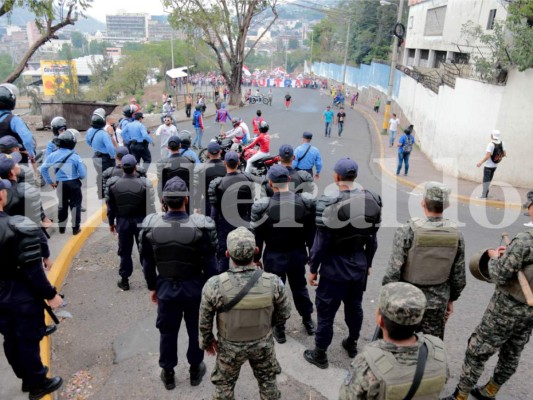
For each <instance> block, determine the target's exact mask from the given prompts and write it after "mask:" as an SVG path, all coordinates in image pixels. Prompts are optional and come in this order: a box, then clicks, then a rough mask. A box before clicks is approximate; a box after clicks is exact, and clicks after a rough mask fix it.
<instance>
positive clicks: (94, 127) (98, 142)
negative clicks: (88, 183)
mask: <svg viewBox="0 0 533 400" xmlns="http://www.w3.org/2000/svg"><path fill="white" fill-rule="evenodd" d="M105 125H106V121H105V111H104V109H103V108H97V109H96V110H95V111H94V113H93V115H92V117H91V128H89V129H88V130H87V134H86V135H85V142H87V144H88V145H89V146H91V148H92V149H93V152H94V154H93V164H94V168H95V169H96V190H97V193H98V198H99V199H102V198H103V197H104V185H103V180H102V173H103V172H104V171H105V170H106V169H108V168H109V167H112V166H114V165H115V146H114V145H113V140H112V139H111V136H110V135H109V133H108V132H107V131H106V130H105V129H104V127H105Z"/></svg>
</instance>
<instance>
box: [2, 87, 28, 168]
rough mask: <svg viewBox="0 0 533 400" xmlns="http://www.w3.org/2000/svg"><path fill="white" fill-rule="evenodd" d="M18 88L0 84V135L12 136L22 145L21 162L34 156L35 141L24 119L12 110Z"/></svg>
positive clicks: (25, 161) (15, 102)
mask: <svg viewBox="0 0 533 400" xmlns="http://www.w3.org/2000/svg"><path fill="white" fill-rule="evenodd" d="M18 92H19V90H18V88H17V87H16V86H15V85H13V84H11V83H2V84H1V85H0V137H4V136H7V135H9V136H13V137H14V138H15V139H17V142H18V143H20V144H21V145H22V147H21V148H20V154H21V155H22V161H21V162H22V163H25V164H26V163H28V161H29V160H30V159H32V160H33V159H34V158H35V142H34V139H33V135H32V134H31V131H30V130H29V129H28V127H27V126H26V124H25V123H24V121H23V120H22V119H21V118H20V117H19V116H17V115H14V114H13V113H12V111H13V110H14V109H15V106H16V104H17V96H18Z"/></svg>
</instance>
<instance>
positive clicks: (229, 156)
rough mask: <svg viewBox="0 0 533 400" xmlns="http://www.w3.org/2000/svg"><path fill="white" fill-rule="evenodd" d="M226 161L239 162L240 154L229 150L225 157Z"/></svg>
mask: <svg viewBox="0 0 533 400" xmlns="http://www.w3.org/2000/svg"><path fill="white" fill-rule="evenodd" d="M224 161H226V162H234V163H236V162H239V155H238V154H237V153H236V152H234V151H228V152H227V153H226V156H225V157H224Z"/></svg>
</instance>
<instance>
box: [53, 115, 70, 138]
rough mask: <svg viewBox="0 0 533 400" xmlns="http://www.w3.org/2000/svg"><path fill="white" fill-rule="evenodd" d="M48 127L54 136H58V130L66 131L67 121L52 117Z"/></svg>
mask: <svg viewBox="0 0 533 400" xmlns="http://www.w3.org/2000/svg"><path fill="white" fill-rule="evenodd" d="M50 126H51V127H52V132H54V135H59V133H60V132H59V131H60V130H66V129H67V120H66V119H65V118H63V117H54V118H53V119H52V122H50Z"/></svg>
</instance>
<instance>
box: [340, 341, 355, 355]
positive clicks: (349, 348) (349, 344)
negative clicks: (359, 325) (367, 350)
mask: <svg viewBox="0 0 533 400" xmlns="http://www.w3.org/2000/svg"><path fill="white" fill-rule="evenodd" d="M342 347H344V350H346V352H347V353H348V357H350V358H354V357H355V356H356V355H357V340H356V339H353V338H351V337H350V336H348V337H347V338H346V339H343V341H342Z"/></svg>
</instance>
